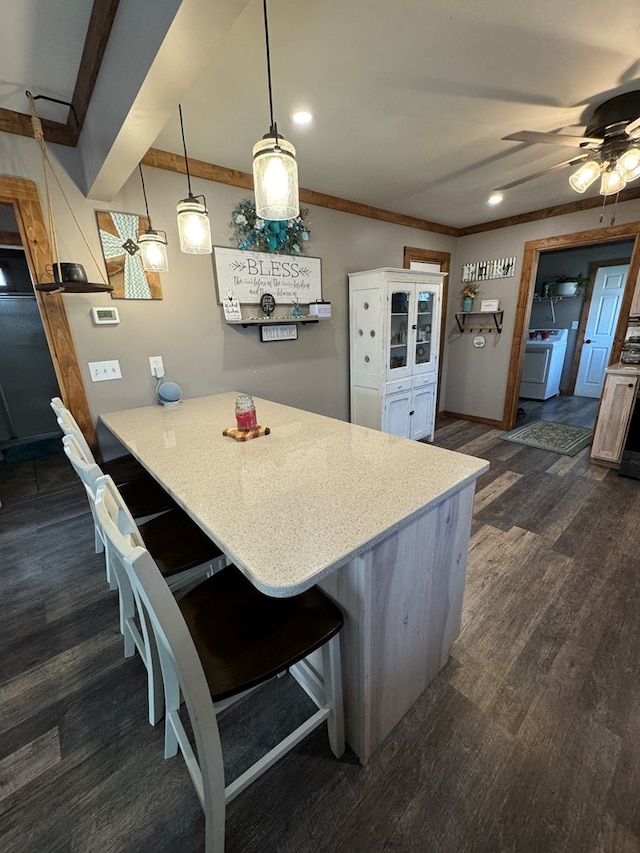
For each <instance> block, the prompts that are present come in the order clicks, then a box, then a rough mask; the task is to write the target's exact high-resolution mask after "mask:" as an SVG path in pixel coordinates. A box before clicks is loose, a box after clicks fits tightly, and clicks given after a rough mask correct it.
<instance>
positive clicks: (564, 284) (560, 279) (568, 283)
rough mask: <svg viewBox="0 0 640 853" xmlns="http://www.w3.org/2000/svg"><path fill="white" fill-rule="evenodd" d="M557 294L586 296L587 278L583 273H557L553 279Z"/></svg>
mask: <svg viewBox="0 0 640 853" xmlns="http://www.w3.org/2000/svg"><path fill="white" fill-rule="evenodd" d="M553 286H554V290H555V293H556V296H584V293H585V291H586V289H587V279H586V278H585V276H583V275H582V273H578V275H557V276H556V277H555V278H554V279H553Z"/></svg>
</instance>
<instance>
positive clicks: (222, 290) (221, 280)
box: [213, 246, 322, 305]
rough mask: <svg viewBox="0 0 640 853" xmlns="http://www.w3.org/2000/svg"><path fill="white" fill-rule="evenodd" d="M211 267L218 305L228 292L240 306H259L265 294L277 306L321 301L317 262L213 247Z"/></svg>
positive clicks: (266, 253)
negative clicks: (270, 297) (213, 269)
mask: <svg viewBox="0 0 640 853" xmlns="http://www.w3.org/2000/svg"><path fill="white" fill-rule="evenodd" d="M213 263H214V268H215V273H216V282H217V284H218V300H219V301H220V303H222V302H223V298H224V297H225V296H228V293H229V291H231V293H232V295H233V296H234V297H235V298H236V299H237V300H238V301H239V302H240V304H241V305H258V304H259V303H260V299H261V298H262V295H263V294H264V293H271V294H272V295H273V297H274V299H275V301H276V302H277V303H278V304H279V303H282V302H295V301H297V302H301V303H302V304H304V305H306V304H308V303H309V302H315V301H316V300H322V275H321V272H322V271H321V261H320V258H307V257H300V256H298V255H274V254H270V253H268V252H249V251H246V250H243V249H230V248H227V247H224V246H214V247H213Z"/></svg>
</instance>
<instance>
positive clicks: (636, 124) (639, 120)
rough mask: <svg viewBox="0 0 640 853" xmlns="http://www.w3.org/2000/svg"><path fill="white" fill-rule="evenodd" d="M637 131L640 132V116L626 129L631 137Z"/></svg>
mask: <svg viewBox="0 0 640 853" xmlns="http://www.w3.org/2000/svg"><path fill="white" fill-rule="evenodd" d="M636 130H640V116H638V118H636V119H634V120H633V121H632V122H631V123H630V124H628V125H627V126H626V127H625V129H624V132H625V133H627V134H628V135H629V136H632V135H633V133H634V131H636ZM636 135H637V134H636Z"/></svg>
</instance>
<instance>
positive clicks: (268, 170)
mask: <svg viewBox="0 0 640 853" xmlns="http://www.w3.org/2000/svg"><path fill="white" fill-rule="evenodd" d="M262 5H263V12H264V34H265V42H266V48H267V82H268V86H269V116H270V119H271V126H270V128H269V132H268V133H265V135H264V136H263V137H262V139H260V140H258V142H256V144H255V145H254V146H253V189H254V192H255V196H256V213H257V214H258V216H260V217H261V218H262V219H269V220H284V219H294V218H295V217H296V216H298V215H299V213H300V202H299V199H298V164H297V163H296V149H295V148H294V147H293V145H292V144H291V143H290V142H287V140H286V139H284V137H283V136H281V135H280V134H279V133H278V126H277V124H276V123H275V121H274V120H273V93H272V88H271V56H270V53H269V24H268V21H267V0H263V4H262Z"/></svg>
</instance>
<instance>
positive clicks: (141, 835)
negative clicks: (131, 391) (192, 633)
mask: <svg viewBox="0 0 640 853" xmlns="http://www.w3.org/2000/svg"><path fill="white" fill-rule="evenodd" d="M567 399H568V400H569V401H570V402H567V403H564V404H563V402H562V398H560V399H559V400H557V401H552V402H553V403H554V408H555V411H554V413H553V416H552V415H551V414H547V412H548V411H549V409H547V410H546V411H545V413H544V414H538V415H537V416H538V417H545V418H547V419H549V420H565V421H567V422H569V423H574V424H578V425H583V423H584V422H585V421H588V419H589V417H592V416H593V414H594V413H595V411H594V410H593V407H592V410H591V412H590V411H589V405H590V404H588V403H584V401H583V403H584V407H581V406H580V403H579V402H578V403H576V402H575V400H577V399H578V398H567ZM540 408H542V407H540ZM581 418H582V419H583V420H581ZM500 435H501V433H499V432H498V431H497V430H493V429H491V428H489V427H487V426H484V425H481V424H473V423H466V422H462V421H452V420H449V421H443V422H442V423H441V424H440V426H439V429H438V430H437V433H436V444H438V445H440V446H443V447H448V448H450V449H453V450H458V451H461V452H464V453H471V454H474V455H477V456H481V457H484V458H486V459H488V460H489V461H490V463H491V468H490V470H489V472H488V473H487V474H485V475H484V476H483V477H482V478H481V479H480V481H479V483H478V492H477V498H476V507H475V514H474V521H473V530H472V533H473V535H472V542H471V551H470V561H469V572H468V582H467V588H466V596H465V607H464V616H463V626H462V631H461V634H460V637H459V639H458V641H457V642H456V644H455V646H454V649H453V654H452V656H451V658H450V660H449V662H448V664H447V665H446V667H445V668H444V669H443V670H442V672H441V673H440V675H439V676H438V677H437V678H436V680H435V681H434V682H433V684H432V685H431V687H430V688H429V689H428V690H427V691H426V692H425V693H424V694H423V696H422V697H421V698H420V699H419V701H418V702H417V703H416V704H415V706H414V707H413V708H412V709H411V711H410V712H409V713H408V714H407V715H406V717H405V718H404V719H403V720H402V721H401V723H400V724H399V725H398V726H397V727H396V728H395V730H394V731H393V732H392V734H391V735H390V736H389V738H388V739H387V741H386V742H385V743H384V744H383V746H382V747H381V748H380V749H379V750H378V751H377V752H376V754H375V755H374V757H373V759H372V760H371V762H370V764H369V765H368V766H367V767H366V768H362V767H360V766H359V765H358V764H357V762H356V760H355V758H354V756H353V754H352V753H350V752H347V754H346V755H345V757H344V758H343V759H342V760H340V761H336V760H335V759H334V758H333V757H332V755H331V752H330V750H329V747H328V743H327V738H326V733H325V731H324V730H323V729H321V730H318V731H316V732H314V733H313V734H312V735H311V736H310V737H309V738H307V739H306V740H305V741H304V742H303V743H302V744H301V745H299V746H298V747H297V748H296V749H295V750H294V751H293V752H292V753H291V754H290V755H289V756H287V758H285V759H284V760H283V761H281V762H280V763H279V764H277V765H276V766H275V767H274V768H273V769H272V770H270V771H269V772H268V773H267V775H266V776H264V777H263V778H262V779H261V780H259V781H258V782H256V783H255V784H254V785H253V786H252V787H251V788H249V789H248V790H247V791H246V792H244V793H243V794H241V795H240V796H239V797H238V798H237V799H236V800H235V801H234V802H233V803H231V805H230V806H229V808H228V823H227V850H228V851H229V853H253V851H255V853H258V851H260V853H270V852H271V851H286V853H293V852H294V851H296V853H369V851H373V852H374V853H376V851H425V853H465V851H482V852H483V853H484V851H486V853H493V852H494V851H505V853H506V851H509V853H515V851H518V853H519V852H520V851H536V853H537V851H540V853H556V851H557V853H559V851H567V853H569V851H571V853H573V851H580V853H582V851H594V853H596V851H597V853H605V852H606V853H632V851H640V606H639V603H638V602H639V601H640V548H639V545H638V543H639V532H640V482H639V481H635V480H629V479H625V478H622V477H618V476H617V474H616V473H615V471H611V470H609V469H607V468H603V467H599V466H597V465H594V464H592V463H591V462H590V461H589V456H588V453H589V451H588V449H587V450H585V451H582V452H581V453H580V454H578V455H577V456H575V457H568V456H559V455H556V454H554V453H549V452H545V451H541V450H536V449H532V448H528V447H524V446H522V445H518V444H513V443H510V442H506V441H503V440H501V438H500ZM0 500H1V501H2V503H3V508H2V509H1V510H0V590H1V593H2V595H1V600H2V603H3V605H4V611H3V614H2V619H1V620H0V647H1V648H2V655H1V657H0V850H2V851H3V853H50V851H51V853H53V851H56V853H57V851H64V853H89V851H99V853H134V851H135V853H147V851H149V853H151V852H152V853H184V851H194V853H195V852H196V851H200V850H202V848H203V839H204V832H203V827H204V821H203V818H202V814H201V811H200V807H199V805H198V802H197V799H196V796H195V793H194V791H193V788H192V785H191V781H190V779H189V777H188V774H187V771H186V769H185V766H184V763H183V761H182V759H181V758H180V757H177V758H175V759H172V760H170V761H165V760H164V759H163V757H162V749H163V743H162V741H163V736H162V730H161V726H158V727H156V728H155V729H154V728H152V727H151V726H149V725H148V723H147V721H146V704H145V702H146V700H145V682H144V670H143V667H142V664H141V663H140V661H139V659H138V658H137V657H136V658H131V659H128V660H125V659H124V658H123V657H122V641H121V637H120V634H119V631H118V626H117V602H116V598H115V595H114V594H113V593H111V592H110V591H109V590H108V588H107V586H106V583H105V579H104V566H103V557H102V556H101V555H95V554H94V553H93V533H92V524H91V519H90V516H89V512H88V507H87V503H86V499H85V497H84V494H83V491H82V488H81V487H80V485H79V483H78V482H77V480H76V479H75V475H74V474H73V472H72V470H71V468H70V466H69V465H68V463H67V461H66V459H65V457H64V456H62V455H56V456H50V457H47V458H44V459H41V460H35V461H28V462H21V463H16V464H8V463H0ZM261 698H262V699H263V701H262V702H257V703H255V702H247V703H245V704H243V705H241V706H240V707H239V708H237V709H235V710H234V711H233V712H232V713H231V714H229V715H228V717H226V718H225V719H224V720H223V725H222V736H223V743H224V746H225V750H226V752H227V754H228V756H229V761H230V764H232V765H234V766H235V765H238V764H240V763H242V762H245V761H246V760H247V752H248V751H251V749H252V746H253V741H254V735H252V734H251V732H252V731H253V729H254V727H255V726H258V730H259V733H258V735H257V736H255V737H256V738H257V740H262V739H265V738H267V737H269V736H271V734H272V730H273V729H274V728H277V727H278V726H280V725H281V724H283V722H285V721H287V719H288V718H289V717H290V715H291V713H292V711H295V710H296V708H295V706H296V703H301V704H302V703H304V702H305V701H306V700H304V699H303V698H301V697H300V694H299V692H298V688H297V687H295V686H294V685H293V684H292V683H291V682H290V681H289V680H288V679H282V680H280V681H279V682H277V683H274V684H272V685H269V686H268V688H266V690H265V695H264V696H263V697H261ZM266 708H268V709H269V710H268V711H267V710H265V709H266Z"/></svg>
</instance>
